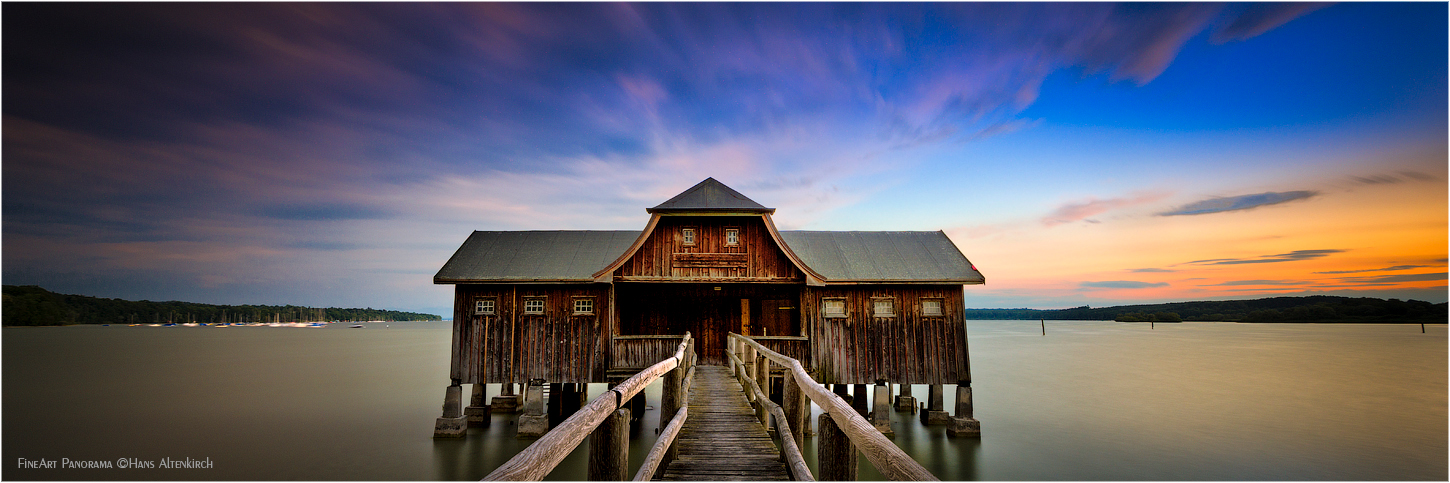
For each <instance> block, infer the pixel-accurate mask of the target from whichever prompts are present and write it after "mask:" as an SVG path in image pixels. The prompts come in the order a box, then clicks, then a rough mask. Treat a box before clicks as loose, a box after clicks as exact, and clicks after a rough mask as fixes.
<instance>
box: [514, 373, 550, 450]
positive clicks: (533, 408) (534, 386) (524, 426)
mask: <svg viewBox="0 0 1450 483" xmlns="http://www.w3.org/2000/svg"><path fill="white" fill-rule="evenodd" d="M547 432H549V415H547V414H544V381H543V380H541V379H535V380H532V381H529V384H528V386H526V387H525V389H524V407H523V414H520V415H519V428H518V437H520V438H537V437H539V436H543V435H544V433H547Z"/></svg>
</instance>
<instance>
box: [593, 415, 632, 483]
mask: <svg viewBox="0 0 1450 483" xmlns="http://www.w3.org/2000/svg"><path fill="white" fill-rule="evenodd" d="M630 419H631V417H630V414H629V408H620V409H618V410H616V411H614V414H611V415H610V416H609V417H608V418H606V419H605V420H604V422H603V423H600V424H599V427H597V428H595V429H594V432H593V433H590V434H589V472H588V476H589V481H625V480H627V479H629V420H630Z"/></svg>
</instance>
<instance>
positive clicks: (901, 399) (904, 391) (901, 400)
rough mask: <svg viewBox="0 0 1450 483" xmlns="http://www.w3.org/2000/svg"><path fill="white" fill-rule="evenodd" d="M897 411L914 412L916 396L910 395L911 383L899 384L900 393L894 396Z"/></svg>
mask: <svg viewBox="0 0 1450 483" xmlns="http://www.w3.org/2000/svg"><path fill="white" fill-rule="evenodd" d="M896 411H897V412H913V413H914V412H916V398H915V397H912V396H911V384H902V385H901V395H899V396H896Z"/></svg>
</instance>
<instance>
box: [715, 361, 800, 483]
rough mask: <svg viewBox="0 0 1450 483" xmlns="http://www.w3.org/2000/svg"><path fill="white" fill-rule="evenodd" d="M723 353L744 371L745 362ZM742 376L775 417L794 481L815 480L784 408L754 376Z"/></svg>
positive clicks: (751, 391) (782, 447)
mask: <svg viewBox="0 0 1450 483" xmlns="http://www.w3.org/2000/svg"><path fill="white" fill-rule="evenodd" d="M725 353H726V355H728V356H729V357H730V361H731V362H732V363H734V364H739V365H740V367H741V372H742V373H744V372H745V369H744V367H745V363H744V362H741V361H740V358H739V357H736V356H735V354H731V353H730V352H729V351H726V352H725ZM744 377H745V382H748V383H749V384H748V385H749V386H750V387H749V389H750V393H751V394H753V396H752V399H754V400H755V403H756V404H760V405H761V406H763V407H765V409H766V411H767V412H769V413H770V415H771V416H773V417H774V418H775V432H776V433H777V434H779V435H780V441H781V452H782V453H784V454H785V460H786V464H788V465H790V473H791V476H792V477H794V478H795V481H816V477H815V475H812V474H811V467H810V465H807V464H806V459H805V457H804V456H801V448H800V447H799V446H796V444H795V435H794V434H793V433H791V431H790V424H786V421H787V419H786V417H785V410H783V409H781V408H780V405H779V404H776V403H775V401H771V400H770V398H769V397H767V396H766V395H765V391H762V390H761V389H760V384H757V383H756V382H755V378H753V377H750V376H749V375H748V374H747V375H745V376H744Z"/></svg>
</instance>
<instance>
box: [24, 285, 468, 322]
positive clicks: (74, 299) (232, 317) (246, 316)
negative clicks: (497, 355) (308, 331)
mask: <svg viewBox="0 0 1450 483" xmlns="http://www.w3.org/2000/svg"><path fill="white" fill-rule="evenodd" d="M3 292H4V302H3V307H0V309H3V312H4V314H3V320H0V323H3V325H6V326H41V325H73V324H143V323H144V324H154V323H161V324H166V323H184V322H199V323H253V322H325V321H362V320H442V317H440V316H437V315H433V314H420V313H414V312H401V311H396V310H381V309H373V308H365V309H356V308H353V309H348V308H337V307H326V308H323V307H301V306H296V305H213V304H200V303H192V302H177V301H168V302H152V301H149V300H141V301H133V300H122V299H111V298H100V297H91V296H86V295H69V294H61V293H55V292H51V291H49V290H46V289H43V288H40V287H37V286H34V285H5V286H4V287H3Z"/></svg>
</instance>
